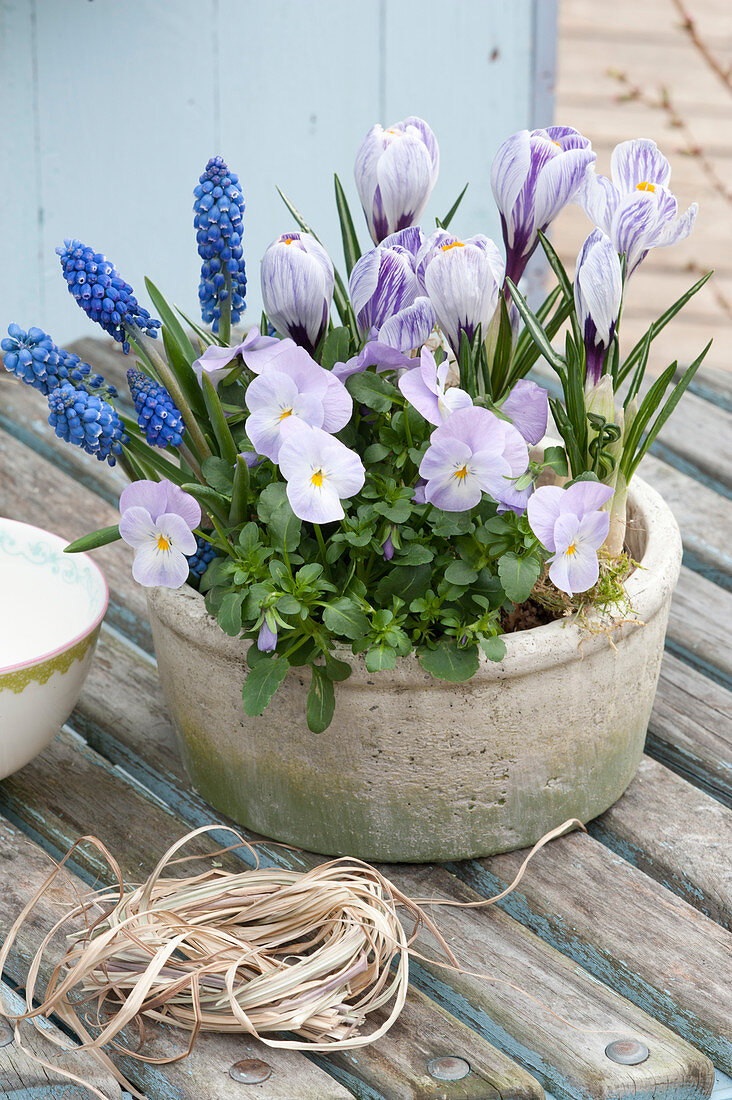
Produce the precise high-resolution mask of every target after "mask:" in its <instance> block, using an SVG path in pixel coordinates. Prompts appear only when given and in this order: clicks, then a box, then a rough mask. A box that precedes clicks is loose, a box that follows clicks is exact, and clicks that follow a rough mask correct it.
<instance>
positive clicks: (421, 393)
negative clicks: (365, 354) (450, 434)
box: [398, 348, 473, 425]
mask: <svg viewBox="0 0 732 1100" xmlns="http://www.w3.org/2000/svg"><path fill="white" fill-rule="evenodd" d="M449 370H450V364H449V363H448V361H447V359H443V361H442V363H440V365H439V367H438V366H437V363H436V361H435V357H434V355H433V354H432V352H431V351H430V350H429V348H422V351H421V353H420V357H419V364H418V365H417V366H415V367H412V369H411V370H408V371H405V372H404V374H402V375H401V377H400V379H399V383H398V385H399V389H400V390H401V391H402V393H403V394H404V396H405V397H406V399H407V401H408V402H409V404H410V405H413V406H414V408H415V409H416V410H417V412H418V413H421V414H422V416H423V417H424V418H425V420H429V422H430V424H437V425H440V424H441V423H442V422H443V420H446V419H447V418H448V416H450V415H451V414H452V413H454V412H455V411H456V410H457V409H466V408H467V407H468V406H469V405H472V404H473V401H472V398H471V396H470V394H469V393H466V392H465V390H461V389H458V387H457V386H451V387H450V388H449V389H446V388H445V383H446V382H447V375H448V372H449Z"/></svg>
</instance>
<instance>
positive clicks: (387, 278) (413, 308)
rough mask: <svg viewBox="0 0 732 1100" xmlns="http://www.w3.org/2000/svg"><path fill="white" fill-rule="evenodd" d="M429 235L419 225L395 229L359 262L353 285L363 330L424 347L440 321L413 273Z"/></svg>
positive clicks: (407, 346) (396, 343)
mask: <svg viewBox="0 0 732 1100" xmlns="http://www.w3.org/2000/svg"><path fill="white" fill-rule="evenodd" d="M423 244H424V238H423V236H422V230H421V229H419V228H418V227H416V226H414V227H411V228H408V229H404V230H401V231H400V232H399V233H393V234H391V235H390V236H389V237H387V238H386V239H385V240H384V241H383V242H382V243H381V244H380V245H377V247H376V248H372V249H371V250H370V251H369V252H365V253H364V254H363V256H361V258H360V259H359V260H358V261H357V263H356V264H354V267H353V271H352V272H351V278H350V280H349V284H348V290H349V294H350V297H351V304H352V305H353V309H354V312H355V314H356V320H357V322H358V327H359V329H360V330H361V333H362V335H366V334H367V333H369V332H371V330H372V329H375V330H376V332H375V333H374V335H375V337H376V339H377V340H379V341H380V342H381V343H384V344H388V345H389V346H390V347H393V348H396V349H397V350H398V351H411V350H412V349H413V348H417V347H420V346H421V345H422V344H423V343H424V341H425V340H426V339H427V337H428V336H429V334H430V332H431V330H432V326H433V325H434V323H435V311H434V309H433V308H432V305H431V304H430V302H429V299H427V298H426V297H421V296H420V295H421V294H422V292H421V290H420V287H419V284H418V283H417V279H416V276H415V274H414V266H415V263H416V259H417V255H418V253H419V250H420V249H421V247H422V245H423Z"/></svg>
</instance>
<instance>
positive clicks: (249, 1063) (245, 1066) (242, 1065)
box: [229, 1058, 272, 1085]
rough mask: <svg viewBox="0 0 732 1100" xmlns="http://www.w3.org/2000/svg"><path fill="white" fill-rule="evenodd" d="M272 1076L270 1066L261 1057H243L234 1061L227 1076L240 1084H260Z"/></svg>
mask: <svg viewBox="0 0 732 1100" xmlns="http://www.w3.org/2000/svg"><path fill="white" fill-rule="evenodd" d="M271 1076H272V1067H271V1066H270V1065H268V1064H267V1062H263V1061H262V1059H261V1058H244V1059H242V1061H241V1062H234V1065H233V1066H232V1067H231V1069H230V1070H229V1077H232V1078H233V1079H234V1081H239V1082H241V1084H242V1085H261V1083H262V1081H267V1080H269V1078H270V1077H271Z"/></svg>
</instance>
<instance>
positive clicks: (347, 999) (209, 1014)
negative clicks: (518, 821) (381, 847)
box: [0, 820, 582, 1100]
mask: <svg viewBox="0 0 732 1100" xmlns="http://www.w3.org/2000/svg"><path fill="white" fill-rule="evenodd" d="M576 826H580V827H582V826H581V824H580V822H579V821H575V820H572V821H567V822H565V823H564V824H563V825H561V826H560V827H559V828H557V829H554V830H552V832H550V833H547V835H546V836H544V837H542V839H541V840H540V841H539V842H538V843H537V844H536V845H535V846H534V848H533V849H532V850H531V852H530V853H529V855H528V856H527V858H526V860H525V861H524V864H523V866H522V868H521V870H520V872H519V874H518V875H517V877H516V879H515V880H514V882H513V883H512V884H511V886H510V887H508V888H507V890H505V891H503V892H502V893H501V894H499V895H497V896H496V898H490V899H487V900H486V901H481V902H474V903H471V904H473V905H488V904H491V903H492V902H494V901H496V900H498V899H499V898H500V897H503V896H504V895H505V894H506V893H508V892H509V891H510V890H512V889H513V888H514V886H515V885H516V883H517V882H518V881H519V880H520V878H521V876H522V875H523V872H524V869H525V867H526V866H527V864H528V862H529V860H530V859H531V857H532V856H533V855H534V853H535V852H536V851H538V849H539V848H540V847H542V846H543V845H544V844H545V843H547V841H549V840H551V839H553V838H554V837H556V836H559V835H561V834H562V833H564V832H567V831H568V830H569V829H570V828H574V827H576ZM215 828H217V827H216V826H208V827H206V826H205V827H203V828H201V829H196V830H194V831H193V832H191V833H189V834H187V835H186V836H185V837H183V838H182V839H181V840H179V841H178V842H177V843H176V844H175V845H174V846H173V847H172V848H170V849H169V851H168V852H166V853H165V855H164V856H163V857H162V859H161V860H160V862H159V863H158V865H157V867H156V868H155V870H154V871H153V873H152V874H151V875H150V877H149V878H148V880H147V881H146V882H145V883H144V884H143V885H141V886H125V884H124V882H123V878H122V875H121V872H120V869H119V866H118V865H117V863H116V861H115V860H114V858H113V857H112V855H111V854H110V853H109V851H108V850H107V849H106V848H105V846H104V845H103V844H102V843H101V842H100V841H98V840H97V839H96V838H94V837H83V838H81V840H79V841H77V843H76V844H75V845H74V846H73V848H72V849H71V850H70V851H69V852H68V853H67V855H66V856H65V858H64V860H63V861H62V862H61V863H60V864H59V865H58V866H57V867H55V869H54V870H53V872H52V873H51V874H50V875H49V877H48V879H47V880H46V882H45V883H44V885H43V886H42V887H41V889H40V890H39V891H38V893H37V894H36V895H35V896H34V897H33V898H32V899H31V900H30V901H29V902H28V904H27V905H26V907H25V908H24V910H23V912H22V913H21V914H20V916H19V917H18V919H17V920H16V922H15V924H14V925H13V927H12V928H11V929H10V932H9V933H8V935H7V937H6V940H5V943H4V944H3V947H2V951H0V978H1V977H2V973H3V970H4V966H5V961H6V959H7V957H8V954H9V952H10V949H11V947H12V944H13V942H14V940H15V939H16V937H17V934H18V932H19V930H20V928H21V927H22V926H23V924H24V922H25V921H26V920H28V918H29V917H30V915H31V914H32V912H33V910H34V909H35V908H36V906H37V905H38V903H39V902H40V900H41V898H42V897H43V896H44V894H45V893H46V891H47V890H48V889H49V887H50V886H51V884H52V883H53V881H54V880H55V878H56V876H57V875H58V874H59V873H60V872H61V870H62V868H63V865H64V864H65V863H66V861H67V860H68V859H69V857H70V856H71V855H72V854H73V852H74V850H75V849H76V848H77V847H78V846H79V845H80V844H83V843H89V844H90V845H92V846H93V847H95V848H96V849H97V850H98V851H99V852H100V853H101V854H102V856H103V857H104V858H105V859H106V860H107V862H108V863H109V866H110V868H111V870H112V872H113V874H114V877H115V878H116V879H117V885H116V886H115V887H112V888H108V889H105V890H100V891H97V892H94V893H92V894H90V895H89V896H88V897H85V898H81V899H79V900H78V903H77V904H76V905H75V906H73V907H72V908H70V909H68V911H66V912H65V913H64V914H63V916H62V917H61V919H60V920H59V921H58V922H57V923H56V924H55V925H54V927H53V928H52V929H51V930H50V931H49V933H48V934H47V935H46V936H45V938H44V940H43V941H42V943H41V944H40V946H39V948H38V950H37V952H36V954H35V956H34V958H33V959H32V961H31V964H30V967H29V972H28V977H27V980H26V1004H27V1006H28V1011H27V1012H26V1013H25V1015H24V1016H22V1017H18V1016H13V1015H12V1014H11V1013H5V1015H6V1016H7V1017H8V1019H12V1020H14V1021H15V1022H16V1040H17V1041H18V1042H20V1039H21V1037H20V1033H19V1022H20V1021H22V1020H26V1019H33V1020H35V1019H36V1018H37V1017H39V1016H41V1015H43V1016H48V1015H50V1014H52V1013H55V1014H56V1016H57V1017H59V1018H60V1019H61V1020H62V1021H63V1022H64V1023H65V1024H66V1025H67V1026H68V1027H70V1028H71V1029H72V1031H73V1032H74V1033H75V1034H76V1035H77V1036H78V1038H79V1040H80V1041H81V1048H80V1049H85V1050H88V1051H91V1052H92V1053H93V1054H95V1055H96V1057H97V1058H99V1059H100V1061H102V1062H103V1063H104V1065H105V1066H106V1067H107V1068H108V1069H109V1070H110V1072H112V1073H113V1074H114V1075H115V1077H116V1078H117V1079H118V1080H119V1081H120V1082H121V1083H122V1084H123V1085H124V1087H125V1088H127V1089H128V1090H129V1091H130V1092H132V1093H133V1095H135V1096H141V1095H142V1094H140V1093H138V1092H136V1090H135V1089H134V1088H133V1087H132V1086H131V1085H130V1084H129V1083H128V1082H127V1081H126V1080H125V1079H124V1078H123V1077H122V1075H121V1074H120V1073H119V1071H118V1070H117V1069H116V1067H115V1066H114V1064H113V1063H112V1062H111V1060H110V1059H109V1057H108V1055H107V1054H106V1053H105V1051H104V1048H105V1047H107V1046H111V1047H112V1048H113V1049H114V1050H116V1051H118V1052H120V1053H123V1054H126V1055H129V1056H130V1057H132V1058H135V1059H138V1060H140V1061H149V1062H154V1063H156V1064H160V1063H162V1062H165V1061H171V1060H176V1059H170V1058H168V1059H161V1058H154V1057H150V1056H148V1055H145V1054H143V1053H142V1052H141V1050H140V1046H141V1045H142V1043H143V1041H144V1038H145V1027H144V1024H145V1021H149V1022H159V1023H165V1024H169V1025H173V1026H175V1027H177V1028H180V1029H182V1030H183V1031H185V1032H188V1033H189V1042H188V1046H187V1049H186V1050H184V1051H183V1053H182V1054H180V1055H178V1056H177V1058H183V1057H186V1055H187V1054H189V1053H190V1051H191V1050H192V1048H193V1045H194V1043H195V1041H196V1038H197V1036H198V1034H199V1033H200V1032H201V1031H217V1032H230V1033H236V1034H242V1033H244V1034H249V1035H252V1036H254V1037H255V1038H257V1039H260V1040H261V1041H262V1042H264V1043H267V1044H268V1045H271V1046H277V1047H289V1048H291V1049H307V1050H310V1051H330V1050H333V1049H335V1048H341V1049H343V1048H347V1047H358V1046H364V1045H366V1044H368V1043H373V1042H374V1041H375V1040H377V1039H378V1038H379V1037H380V1036H381V1035H383V1034H384V1033H385V1032H386V1031H388V1029H389V1028H390V1027H391V1026H392V1024H393V1023H394V1021H395V1020H396V1019H397V1017H398V1015H399V1013H400V1012H401V1010H402V1007H403V1005H404V1001H405V998H406V995H407V986H408V982H409V956H410V954H412V955H415V956H417V952H415V951H414V949H413V948H412V947H411V944H412V942H413V940H414V939H415V938H416V936H417V934H418V933H419V931H420V930H421V928H422V927H427V928H429V930H430V931H431V932H432V933H433V935H434V936H435V938H436V939H437V941H438V943H439V944H440V947H441V949H442V950H443V951H444V953H445V956H446V958H447V960H449V961H448V962H447V963H446V964H445V965H446V966H447V967H449V968H450V969H452V968H454V969H456V970H460V967H459V966H458V963H457V961H456V959H455V957H454V956H453V954H452V952H451V951H450V949H449V947H448V945H447V943H446V942H445V940H444V938H443V937H442V936H441V935H440V932H439V929H438V928H437V927H436V925H435V924H434V922H433V921H432V920H431V919H430V918H429V917H428V916H427V914H426V913H425V912H424V910H423V909H422V908H421V905H420V903H419V902H417V901H415V900H413V899H410V898H408V897H406V896H405V895H404V894H403V893H402V892H401V891H400V890H398V889H397V887H395V886H394V884H393V883H391V882H389V880H388V879H386V878H384V876H383V875H382V874H380V872H379V871H378V870H376V868H374V867H372V866H370V865H369V864H367V863H363V862H361V861H359V860H355V859H350V858H342V859H337V860H333V861H331V862H329V863H324V864H322V865H320V866H318V867H315V868H313V869H312V870H310V871H307V872H299V871H291V870H285V869H280V868H260V867H259V866H256V867H255V868H254V869H251V870H245V871H243V872H241V873H240V874H233V873H231V872H228V871H223V870H220V869H218V868H216V867H213V868H211V869H209V870H207V871H205V872H203V873H202V874H199V875H196V876H193V877H187V878H175V877H171V876H170V875H166V874H165V872H166V871H168V870H169V869H170V868H171V867H172V866H173V865H174V864H175V863H177V862H181V860H180V859H174V857H175V855H176V853H177V852H178V851H179V850H180V849H181V848H182V847H183V846H184V845H186V844H187V843H188V842H189V841H191V840H192V839H193V838H194V837H197V836H199V835H200V834H201V833H205V832H210V831H213V830H214V829H215ZM218 831H221V829H220V827H218ZM232 831H233V830H232ZM234 835H235V836H236V837H237V841H238V843H237V844H236V845H233V846H232V847H245V848H247V849H249V851H250V852H251V853H252V855H253V856H254V859H255V860H256V853H255V852H254V849H253V848H252V847H251V845H249V844H248V843H247V842H246V841H244V840H243V839H242V838H241V837H240V836H239V835H238V834H236V833H235V834H234ZM230 850H231V848H224V849H221V850H220V851H219V852H214V853H212V854H211V856H210V857H205V858H213V857H215V856H217V855H220V854H222V853H223V852H227V851H230ZM191 858H194V859H200V858H204V857H200V856H195V857H188V860H190V859H191ZM427 901H429V902H431V903H434V904H440V905H450V904H453V905H463V904H464V903H458V902H449V901H445V900H442V899H438V898H434V899H425V900H424V901H423V902H422V904H425V903H426V902H427ZM397 906H402V907H403V908H404V909H405V910H406V911H407V913H408V914H409V915H410V916H411V918H412V919H413V920H414V930H413V932H412V933H411V935H410V936H407V933H406V932H405V930H404V928H403V926H402V923H401V921H400V920H399V917H398V916H397V912H396V910H397ZM80 922H82V925H83V926H82V927H81V928H79V927H78V925H79V923H80ZM69 923H72V924H74V923H75V925H76V927H75V930H74V931H71V932H68V933H67V936H66V941H67V949H66V953H65V955H64V957H63V958H62V959H61V961H60V962H59V963H58V964H57V965H56V966H55V967H54V969H53V972H52V974H51V977H50V979H49V981H48V984H47V987H46V989H45V992H44V993H43V994H41V993H40V992H37V991H36V983H37V981H38V976H39V973H40V971H41V968H42V965H43V961H44V958H45V955H46V953H47V950H48V948H49V945H50V943H51V941H52V939H53V937H54V936H55V935H56V933H57V932H59V931H60V930H63V928H64V926H66V927H68V925H69ZM417 957H419V956H417ZM486 977H488V975H486ZM34 999H36V1000H37V1001H40V1002H42V1003H40V1004H39V1005H38V1007H37V1008H35V1009H32V1008H31V1007H30V1006H31V1005H32V1004H33V1000H34ZM390 1001H393V1004H392V1006H391V1011H390V1012H389V1014H388V1016H387V1017H386V1019H383V1020H382V1022H381V1023H380V1024H379V1026H377V1027H375V1028H373V1029H372V1030H370V1031H364V1030H363V1029H364V1026H365V1025H366V1023H367V1020H368V1017H369V1016H370V1015H371V1014H372V1013H374V1012H375V1011H376V1010H377V1009H379V1008H382V1007H383V1006H384V1005H386V1004H388V1002H390ZM92 1006H93V1007H92ZM1 1008H2V1005H0V1009H1ZM130 1024H133V1025H135V1026H136V1027H137V1028H138V1031H139V1045H138V1047H137V1049H135V1050H133V1049H130V1048H129V1047H127V1046H125V1045H124V1043H123V1042H122V1037H121V1032H122V1031H123V1029H124V1028H126V1027H127V1026H128V1025H130ZM89 1029H91V1030H89ZM92 1032H93V1033H92ZM272 1033H278V1035H279V1037H278V1038H271V1037H269V1036H271V1035H272ZM282 1033H289V1034H290V1035H292V1036H293V1038H285V1037H284V1036H283V1035H282ZM44 1064H46V1063H44ZM51 1068H54V1069H58V1067H51ZM58 1071H59V1072H61V1073H63V1074H64V1075H65V1076H67V1077H69V1078H71V1079H72V1080H76V1081H78V1080H79V1078H77V1077H75V1076H74V1075H73V1074H71V1073H69V1072H68V1071H66V1070H63V1069H58ZM87 1087H89V1088H91V1091H93V1092H95V1093H96V1094H97V1095H99V1096H102V1094H101V1093H99V1092H98V1091H97V1090H96V1089H94V1088H93V1087H92V1086H89V1085H88V1084H87ZM143 1100H144V1098H143Z"/></svg>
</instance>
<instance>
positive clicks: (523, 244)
mask: <svg viewBox="0 0 732 1100" xmlns="http://www.w3.org/2000/svg"><path fill="white" fill-rule="evenodd" d="M596 159H597V158H596V155H595V153H593V152H592V149H591V148H590V143H589V141H588V140H587V138H584V137H582V134H580V133H579V132H578V131H577V130H574V129H572V127H571V126H549V127H547V129H546V130H518V131H517V132H516V133H515V134H512V135H511V137H510V138H508V139H507V140H506V141H504V143H503V145H502V146H501V147H500V149H499V150H498V152H497V153H496V155H495V157H494V159H493V165H492V167H491V187H492V188H493V196H494V198H495V200H496V204H497V206H498V209H499V211H500V213H501V226H502V229H503V240H504V243H505V245H506V275H507V276H508V277H509V278H510V279H512V280H513V282H514V283H518V281H519V279H520V278H521V276H522V275H523V273H524V269H525V267H526V264H527V263H528V260H529V257H530V256H531V253H532V252H533V251H534V249H535V248H536V246H537V244H538V243H539V237H538V231H539V230H541V232H542V233H543V232H545V231H546V229H547V227H548V226H549V224H550V223H551V222H552V221H553V220H554V218H556V216H557V214H558V213H559V212H560V211H561V210H562V209H563V207H565V206H566V205H567V203H568V202H571V201H572V200H573V199H574V198H575V196H576V195H577V193H578V191H579V190H580V188H581V187H582V185H583V183H584V180H585V176H586V175H587V172H588V171H589V170H591V168H592V165H593V164H594V163H595V160H596Z"/></svg>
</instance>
